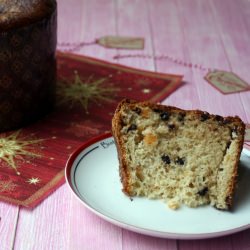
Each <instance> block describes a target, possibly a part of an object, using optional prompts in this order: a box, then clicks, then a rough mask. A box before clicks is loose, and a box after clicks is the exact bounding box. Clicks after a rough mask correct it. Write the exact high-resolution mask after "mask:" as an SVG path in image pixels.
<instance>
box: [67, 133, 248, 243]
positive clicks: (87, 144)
mask: <svg viewBox="0 0 250 250" xmlns="http://www.w3.org/2000/svg"><path fill="white" fill-rule="evenodd" d="M112 137H113V135H112V133H111V132H106V133H104V134H101V135H98V136H95V137H92V138H90V139H89V140H87V141H86V142H84V143H83V144H82V145H81V146H79V147H78V148H77V149H76V150H75V151H73V153H72V154H71V155H70V156H69V158H68V160H67V162H66V167H65V179H66V183H67V185H68V186H69V187H70V190H71V192H73V194H74V196H75V197H76V198H77V200H78V201H80V202H81V204H83V205H84V207H85V208H87V209H88V210H90V211H91V212H92V213H94V214H95V215H97V216H98V217H100V218H102V219H104V220H105V221H108V222H109V223H112V224H114V225H116V226H118V227H121V228H123V229H126V230H130V231H133V232H136V233H140V234H144V235H148V236H153V237H159V238H165V239H176V240H177V239H179V240H199V239H210V238H216V237H222V236H226V235H230V234H234V233H238V232H241V231H243V230H246V229H249V228H250V224H248V223H247V224H246V225H243V226H240V227H236V228H232V229H229V230H224V231H217V232H211V233H194V234H193V233H190V234H189V233H172V232H166V231H158V230H151V229H147V228H143V227H138V226H135V225H132V224H129V223H126V222H124V221H121V220H118V219H115V218H113V217H111V216H109V215H105V214H103V213H102V212H100V211H98V210H97V209H95V208H94V207H93V206H91V205H90V204H88V202H87V201H86V200H84V199H82V198H81V197H80V196H79V195H78V194H77V192H76V191H75V188H74V187H73V185H72V182H71V168H72V166H73V163H74V162H75V160H76V158H77V156H78V155H79V154H80V153H81V152H82V151H84V150H85V149H87V148H88V147H90V146H91V145H93V144H95V143H97V142H99V141H102V140H105V139H108V138H112ZM245 150H247V149H246V148H245ZM247 151H249V150H247Z"/></svg>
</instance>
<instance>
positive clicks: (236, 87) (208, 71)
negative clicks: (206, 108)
mask: <svg viewBox="0 0 250 250" xmlns="http://www.w3.org/2000/svg"><path fill="white" fill-rule="evenodd" d="M113 58H114V59H123V58H142V59H154V60H167V61H170V62H172V63H175V64H178V65H181V66H183V67H189V68H193V69H196V70H200V71H202V72H203V73H205V76H204V79H205V80H206V81H207V82H208V83H209V84H211V85H212V86H213V87H214V88H215V89H217V90H218V91H220V92H221V93H222V94H232V93H236V92H242V91H249V90H250V85H249V84H248V83H247V82H246V81H244V80H242V79H241V78H240V77H239V76H238V75H236V74H235V73H233V72H227V71H224V70H218V69H216V68H210V67H205V66H203V65H201V64H194V63H192V62H187V61H184V60H180V59H178V58H176V57H173V56H169V55H150V54H126V55H120V54H117V55H115V56H114V57H113Z"/></svg>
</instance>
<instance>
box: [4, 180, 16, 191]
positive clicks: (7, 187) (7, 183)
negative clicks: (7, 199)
mask: <svg viewBox="0 0 250 250" xmlns="http://www.w3.org/2000/svg"><path fill="white" fill-rule="evenodd" d="M16 187H17V185H16V184H14V183H13V182H12V181H11V180H8V181H0V193H3V192H11V191H14V190H15V188H16Z"/></svg>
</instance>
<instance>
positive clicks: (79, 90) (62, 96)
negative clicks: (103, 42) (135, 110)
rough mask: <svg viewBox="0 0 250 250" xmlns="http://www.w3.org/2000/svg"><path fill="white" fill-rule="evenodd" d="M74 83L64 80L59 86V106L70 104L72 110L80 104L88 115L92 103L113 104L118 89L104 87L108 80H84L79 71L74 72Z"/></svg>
mask: <svg viewBox="0 0 250 250" xmlns="http://www.w3.org/2000/svg"><path fill="white" fill-rule="evenodd" d="M74 73H75V76H74V80H73V82H70V81H68V80H67V79H63V80H61V81H59V82H58V84H57V97H58V104H59V105H63V104H68V105H69V107H70V108H72V107H73V106H75V105H77V104H80V105H81V106H82V107H83V108H84V110H85V112H86V113H88V106H89V103H90V102H95V103H99V102H100V101H106V102H111V101H112V98H113V96H114V93H115V92H116V91H118V90H119V89H118V88H115V87H112V86H104V83H106V82H107V80H108V79H107V78H97V79H94V77H93V76H89V77H88V78H87V79H85V80H83V79H81V78H80V76H79V74H78V72H77V71H75V72H74Z"/></svg>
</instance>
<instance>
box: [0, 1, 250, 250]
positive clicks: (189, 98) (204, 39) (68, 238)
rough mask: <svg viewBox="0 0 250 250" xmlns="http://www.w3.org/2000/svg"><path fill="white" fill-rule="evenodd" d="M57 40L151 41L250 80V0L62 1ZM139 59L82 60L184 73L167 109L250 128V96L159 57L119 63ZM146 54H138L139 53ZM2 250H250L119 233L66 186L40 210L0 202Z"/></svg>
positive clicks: (232, 241) (237, 239) (101, 52)
mask: <svg viewBox="0 0 250 250" xmlns="http://www.w3.org/2000/svg"><path fill="white" fill-rule="evenodd" d="M58 15H59V16H58V25H59V27H58V41H59V42H76V43H77V42H80V41H85V42H89V41H93V40H95V39H96V38H99V37H101V36H104V35H128V36H141V37H144V38H145V42H146V44H145V49H144V51H143V53H144V54H149V55H162V54H164V55H169V56H172V57H174V58H177V59H181V60H183V61H185V62H191V63H193V64H200V65H203V66H204V67H208V68H209V67H211V68H217V69H224V70H229V71H233V72H235V73H237V74H238V75H240V76H241V77H242V78H243V79H245V80H249V79H250V18H249V17H250V1H249V0H238V1H234V0H224V1H222V0H221V1H218V0H206V1H200V0H185V1H181V0H168V1H167V0H165V1H164V0H155V1H153V0H151V1H150V0H136V1H133V0H70V1H69V0H60V1H58ZM118 52H119V53H120V54H128V53H138V51H137V52H131V51H124V50H123V51H122V50H121V51H118V50H116V49H105V48H103V47H100V46H98V45H92V46H85V47H83V48H82V49H81V50H80V51H79V53H80V54H83V55H88V56H92V57H96V58H101V59H105V60H107V61H110V62H116V63H120V64H124V65H128V66H133V67H136V68H141V69H146V70H151V71H157V72H163V73H175V74H183V75H184V80H185V82H186V84H185V85H184V86H183V87H181V88H180V89H178V90H177V91H175V92H174V93H173V94H172V95H171V96H170V97H168V98H167V99H166V100H165V101H164V103H166V104H171V105H175V106H178V107H181V108H186V109H193V108H199V109H204V110H207V111H209V112H211V113H217V114H221V115H239V116H240V117H241V118H242V119H243V120H244V121H245V122H247V123H250V112H249V110H250V92H242V93H238V94H232V95H222V94H221V93H219V92H218V91H216V90H215V89H213V88H212V87H211V86H210V85H209V84H207V83H206V82H205V81H204V79H203V77H204V72H203V71H202V70H198V69H195V68H190V67H185V66H184V65H179V64H177V63H173V62H171V61H167V60H156V59H154V58H149V59H145V58H144V59H143V58H123V59H119V60H117V59H114V58H113V57H114V56H115V55H116V54H117V53H118ZM139 52H140V51H139ZM249 216H250V214H249ZM0 217H1V222H0V249H1V250H5V249H18V250H19V249H25V250H29V249H30V250H31V249H32V250H33V249H46V250H47V249H73V250H74V249H124V250H125V249H133V250H134V249H138V250H142V249H143V250H146V249H148V250H156V249H157V250H159V249H180V250H185V249H193V250H196V249H197V250H198V249H227V250H229V249H245V250H247V249H250V230H245V231H243V232H240V233H237V234H234V235H231V236H226V237H221V238H215V239H209V240H190V241H188V240H168V239H160V238H153V237H149V236H144V235H140V234H137V233H133V232H130V231H127V230H124V229H121V228H119V227H117V226H114V225H112V224H110V223H108V222H106V221H104V220H102V219H100V218H99V217H97V216H96V215H94V214H92V213H91V212H89V211H88V210H87V209H86V208H84V207H83V206H82V205H81V204H80V202H79V201H78V200H76V199H75V197H73V195H72V193H71V192H70V190H69V188H68V187H67V186H66V184H64V185H63V186H62V187H61V188H59V189H58V190H57V191H55V192H54V193H53V194H52V195H50V196H49V197H48V198H47V199H46V200H45V201H43V202H42V203H41V204H40V205H39V206H38V207H36V208H35V209H33V210H27V209H24V208H20V207H17V206H12V205H9V204H7V203H3V202H0Z"/></svg>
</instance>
